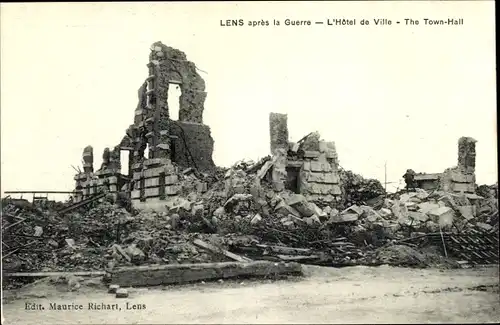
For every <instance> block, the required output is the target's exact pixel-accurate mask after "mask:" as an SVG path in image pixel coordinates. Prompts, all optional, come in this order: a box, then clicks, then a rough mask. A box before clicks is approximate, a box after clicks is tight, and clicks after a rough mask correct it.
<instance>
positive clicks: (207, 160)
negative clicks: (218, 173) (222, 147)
mask: <svg viewBox="0 0 500 325" xmlns="http://www.w3.org/2000/svg"><path fill="white" fill-rule="evenodd" d="M170 130H171V134H172V138H173V139H172V140H171V141H172V159H173V161H175V162H176V163H177V164H178V165H179V166H183V167H196V168H197V169H198V170H200V171H202V172H211V171H214V170H215V163H214V161H213V160H212V152H213V148H214V140H213V139H212V136H211V135H210V127H209V126H207V125H204V124H198V123H189V122H174V123H172V124H171V128H170ZM193 165H194V166H193Z"/></svg>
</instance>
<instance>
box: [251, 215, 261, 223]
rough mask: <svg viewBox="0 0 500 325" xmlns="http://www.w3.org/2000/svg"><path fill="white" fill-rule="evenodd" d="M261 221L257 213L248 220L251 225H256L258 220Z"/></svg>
mask: <svg viewBox="0 0 500 325" xmlns="http://www.w3.org/2000/svg"><path fill="white" fill-rule="evenodd" d="M261 221H262V217H261V216H260V215H259V214H258V213H257V214H256V215H255V216H254V217H253V218H252V220H251V221H250V224H252V225H256V224H258V223H259V222H261Z"/></svg>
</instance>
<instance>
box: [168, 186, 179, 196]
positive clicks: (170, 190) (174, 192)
mask: <svg viewBox="0 0 500 325" xmlns="http://www.w3.org/2000/svg"><path fill="white" fill-rule="evenodd" d="M180 191H181V187H180V186H179V185H170V186H165V194H166V195H177V194H179V192H180Z"/></svg>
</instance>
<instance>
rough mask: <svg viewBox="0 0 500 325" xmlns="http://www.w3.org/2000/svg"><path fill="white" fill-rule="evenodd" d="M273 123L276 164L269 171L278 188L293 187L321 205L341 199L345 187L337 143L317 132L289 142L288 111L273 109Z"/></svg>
mask: <svg viewBox="0 0 500 325" xmlns="http://www.w3.org/2000/svg"><path fill="white" fill-rule="evenodd" d="M269 125H270V138H271V153H272V155H273V158H274V159H273V160H274V164H273V167H272V168H271V170H270V172H269V174H268V175H269V178H270V180H271V182H272V184H273V187H274V190H275V191H278V192H279V191H281V190H283V189H288V190H291V191H293V192H295V193H298V194H302V195H304V196H305V197H306V199H307V200H308V201H309V202H314V203H316V204H318V206H326V205H329V206H331V205H333V206H335V205H337V204H338V203H340V202H341V201H342V191H341V184H340V177H339V168H338V167H339V164H338V157H337V152H336V149H335V143H334V142H326V141H323V140H321V139H320V136H319V134H318V133H317V132H313V133H310V134H309V135H307V136H306V137H304V138H303V139H301V140H299V141H298V142H296V143H294V142H289V141H288V128H287V115H286V114H280V113H271V114H270V116H269Z"/></svg>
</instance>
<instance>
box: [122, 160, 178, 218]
mask: <svg viewBox="0 0 500 325" xmlns="http://www.w3.org/2000/svg"><path fill="white" fill-rule="evenodd" d="M132 169H133V171H134V174H133V180H132V182H131V188H132V191H131V194H130V197H131V200H132V206H133V207H134V208H136V209H139V210H142V209H152V210H155V211H165V210H166V205H165V203H166V201H167V200H173V199H174V198H175V197H177V196H178V194H179V193H180V190H181V186H180V185H179V178H178V176H177V170H176V168H175V167H174V165H172V163H171V162H170V160H168V159H164V158H163V159H162V158H153V159H148V160H146V161H144V163H137V164H135V165H134V166H133V167H132Z"/></svg>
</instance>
